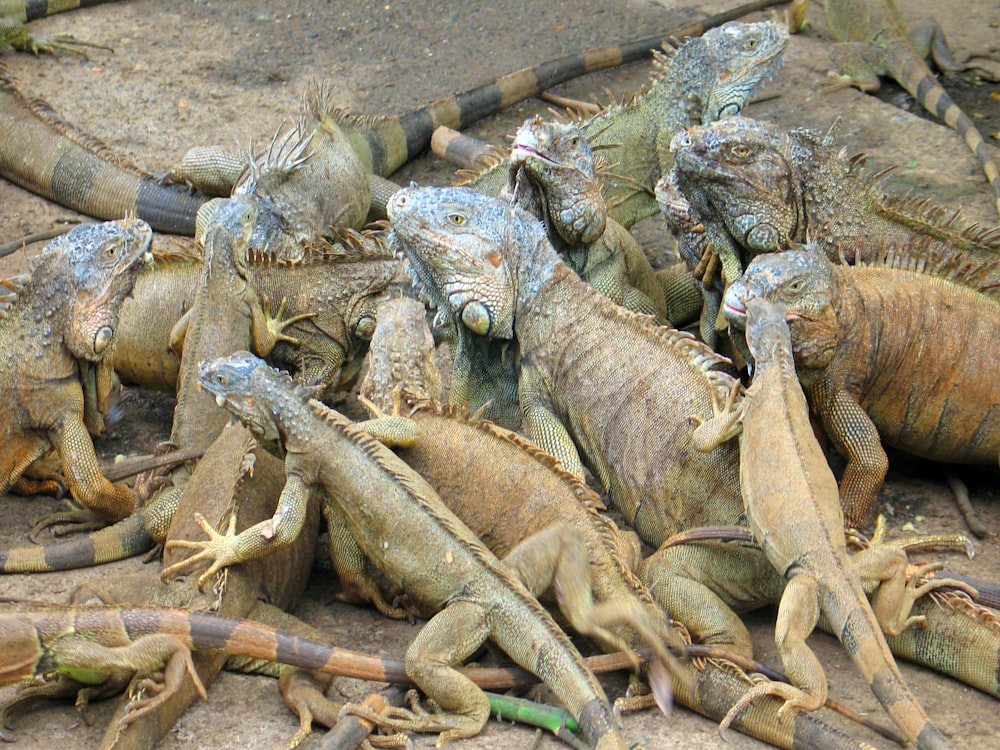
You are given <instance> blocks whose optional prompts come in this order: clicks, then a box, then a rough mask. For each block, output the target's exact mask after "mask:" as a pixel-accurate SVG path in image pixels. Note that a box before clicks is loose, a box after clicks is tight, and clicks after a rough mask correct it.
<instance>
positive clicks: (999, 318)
mask: <svg viewBox="0 0 1000 750" xmlns="http://www.w3.org/2000/svg"><path fill="white" fill-rule="evenodd" d="M845 251H846V252H847V254H848V255H851V252H850V247H847V248H845ZM998 273H1000V258H998V259H997V260H995V261H993V262H991V263H982V262H973V261H970V260H969V259H967V258H965V257H963V255H962V254H960V253H959V254H955V255H953V254H951V253H949V252H948V250H947V248H946V249H945V250H943V251H936V250H934V249H931V248H928V247H926V246H912V245H910V246H904V247H899V248H888V249H884V254H883V258H882V259H881V262H875V261H873V264H872V265H864V266H842V265H834V264H832V263H830V262H829V261H828V260H827V259H826V257H825V256H824V255H823V254H822V253H820V252H818V251H817V250H816V249H815V248H813V249H812V250H809V249H805V250H795V251H789V252H786V253H780V254H769V255H761V256H758V257H757V258H755V259H754V260H753V262H751V264H750V265H749V266H748V268H747V272H746V273H745V274H744V276H743V278H742V279H740V280H739V281H737V282H736V283H734V284H733V285H732V286H730V289H729V292H727V295H726V300H727V302H726V304H725V306H724V313H726V314H727V316H737V317H738V316H739V309H740V304H739V302H738V300H740V299H743V298H746V297H749V296H760V297H765V298H767V299H770V300H772V301H774V302H776V303H777V304H780V305H781V306H782V307H783V309H784V310H785V312H786V314H787V315H788V319H789V327H790V328H791V334H792V351H793V352H794V354H795V365H796V368H797V370H798V374H799V379H800V381H801V382H802V387H803V389H804V390H805V393H806V396H807V397H808V399H809V406H810V409H811V410H812V412H813V413H814V414H815V415H816V416H817V417H818V418H819V420H820V422H821V423H822V425H823V429H824V431H825V432H826V434H827V436H828V437H829V438H830V440H831V442H832V443H833V445H834V446H835V447H836V448H837V450H838V451H840V452H841V453H842V454H843V455H844V456H845V457H846V459H847V466H846V467H845V469H844V473H843V476H842V477H841V480H840V498H841V502H842V504H843V508H844V514H845V516H846V519H847V522H848V524H849V525H851V526H856V527H861V526H863V525H865V524H867V523H868V522H869V521H870V520H871V518H872V515H873V512H874V507H875V501H876V498H877V497H878V493H879V490H880V489H881V487H882V482H883V480H884V479H885V474H886V471H887V468H888V459H887V457H886V454H885V451H884V450H883V448H882V443H883V441H884V442H885V443H886V444H887V445H891V446H894V447H896V448H899V449H900V450H904V451H907V452H909V453H914V454H916V455H919V456H923V457H924V458H929V459H933V460H937V461H943V462H950V463H979V464H987V465H994V466H995V465H997V462H998V459H1000V373H998V372H997V357H995V356H994V351H993V350H992V349H991V348H990V346H989V342H991V341H992V340H993V332H994V331H996V330H997V327H998V326H1000V302H998V300H997V298H996V286H995V284H994V283H993V282H992V281H989V279H990V277H992V276H996V275H997V274H998ZM984 279H986V280H987V281H986V282H985V283H984Z"/></svg>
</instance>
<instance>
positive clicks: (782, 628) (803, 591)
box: [720, 575, 827, 729]
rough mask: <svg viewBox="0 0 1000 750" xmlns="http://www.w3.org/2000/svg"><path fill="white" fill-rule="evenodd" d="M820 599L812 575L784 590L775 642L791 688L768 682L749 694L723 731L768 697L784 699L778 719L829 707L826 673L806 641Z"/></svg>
mask: <svg viewBox="0 0 1000 750" xmlns="http://www.w3.org/2000/svg"><path fill="white" fill-rule="evenodd" d="M820 595H821V592H820V587H819V583H818V582H817V581H816V579H815V578H813V577H812V576H809V575H797V576H794V577H792V579H791V580H790V581H789V582H788V585H787V586H785V593H784V594H783V595H782V597H781V603H780V604H779V605H778V618H777V621H776V623H775V626H774V642H775V644H776V645H777V647H778V651H779V652H780V653H781V661H782V664H783V665H784V667H785V674H787V675H788V679H789V680H791V682H792V684H791V685H789V684H786V683H783V682H771V681H768V682H764V683H762V684H760V685H757V686H755V687H753V688H752V689H750V690H748V691H747V693H746V694H745V695H744V696H743V697H742V698H741V699H740V700H739V701H737V702H736V704H735V705H734V706H733V707H732V708H731V709H730V710H729V713H728V714H726V718H724V719H723V720H722V723H721V724H720V729H725V728H726V727H728V726H729V725H730V724H731V723H732V721H733V719H735V718H736V717H737V716H738V715H739V714H740V713H741V712H742V711H743V710H744V709H745V708H747V706H749V705H750V704H751V703H753V702H754V701H755V700H756V699H758V698H760V697H762V696H765V695H776V696H778V697H780V698H783V699H784V701H785V704H784V705H783V706H782V707H781V708H780V709H779V710H778V716H779V718H780V717H784V716H786V715H788V713H789V711H794V710H804V711H815V710H816V709H818V708H820V707H821V706H822V705H823V704H824V703H826V696H827V683H826V673H825V672H824V671H823V665H822V664H820V662H819V659H817V658H816V654H814V653H813V651H812V649H810V648H809V646H807V645H806V638H808V637H809V635H810V633H812V631H813V629H814V628H815V627H816V623H817V622H818V621H819V614H820V611H819V601H820Z"/></svg>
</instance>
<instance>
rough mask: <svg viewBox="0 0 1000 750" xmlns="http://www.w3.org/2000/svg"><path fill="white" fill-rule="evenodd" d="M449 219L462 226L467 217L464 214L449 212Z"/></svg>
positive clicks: (457, 225)
mask: <svg viewBox="0 0 1000 750" xmlns="http://www.w3.org/2000/svg"><path fill="white" fill-rule="evenodd" d="M448 221H450V222H451V223H452V224H454V225H455V226H456V227H460V226H462V225H463V224H464V223H465V221H466V219H465V215H464V214H448Z"/></svg>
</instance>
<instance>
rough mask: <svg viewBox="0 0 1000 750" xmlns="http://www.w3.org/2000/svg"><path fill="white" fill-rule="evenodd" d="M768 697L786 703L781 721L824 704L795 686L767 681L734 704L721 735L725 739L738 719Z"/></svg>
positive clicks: (721, 728) (779, 717) (780, 716)
mask: <svg viewBox="0 0 1000 750" xmlns="http://www.w3.org/2000/svg"><path fill="white" fill-rule="evenodd" d="M766 695H774V696H777V697H778V698H782V699H783V700H784V701H785V703H784V705H783V706H782V707H781V708H779V709H778V719H779V720H780V721H784V720H786V719H787V718H791V717H792V716H793V715H794V714H795V713H796V712H798V711H815V710H816V709H817V708H819V707H820V706H822V705H823V703H824V701H823V700H822V699H821V698H818V697H817V696H814V695H812V694H810V693H807V692H805V691H804V690H801V689H800V688H797V687H795V686H794V685H789V684H788V683H787V682H774V681H772V680H767V681H766V682H763V683H761V684H759V685H755V686H754V687H752V688H750V689H749V690H748V691H747V692H746V693H744V694H743V697H742V698H740V699H739V700H738V701H736V703H735V704H733V707H732V708H730V709H729V713H727V714H726V716H725V718H723V720H722V722H721V723H720V724H719V735H720V736H722V737H723V739H725V735H724V734H723V733H724V732H725V730H726V729H728V728H729V725H730V724H732V723H733V721H735V719H736V717H737V716H739V715H740V714H741V713H742V712H743V711H744V709H746V708H748V707H749V706H750V704H752V703H753V702H754V701H755V700H757V699H758V698H763V697H764V696H766Z"/></svg>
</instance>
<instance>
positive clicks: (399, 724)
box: [340, 690, 488, 747]
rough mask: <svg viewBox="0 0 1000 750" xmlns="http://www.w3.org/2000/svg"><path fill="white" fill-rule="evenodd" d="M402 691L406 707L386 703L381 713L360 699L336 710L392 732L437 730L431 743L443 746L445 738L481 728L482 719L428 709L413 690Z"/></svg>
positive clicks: (466, 733)
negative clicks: (434, 740) (358, 701)
mask: <svg viewBox="0 0 1000 750" xmlns="http://www.w3.org/2000/svg"><path fill="white" fill-rule="evenodd" d="M406 695H407V698H408V699H409V701H410V708H409V709H406V708H401V707H399V706H388V707H387V708H386V710H385V711H384V712H383V713H379V712H378V711H375V710H374V709H372V708H371V707H369V706H367V705H365V704H364V703H347V704H345V705H344V708H343V710H342V711H341V712H340V714H341V716H345V715H351V716H357V717H359V718H361V719H365V720H366V721H370V722H371V723H372V724H374V725H375V726H378V727H382V728H388V729H391V730H392V731H394V732H439V734H438V738H437V741H436V742H435V743H434V745H435V747H444V746H445V744H447V742H448V741H449V740H454V739H463V738H467V737H474V736H476V735H477V734H479V732H480V731H482V727H483V722H482V721H480V720H479V719H478V718H476V717H474V716H466V715H465V714H459V713H449V712H434V713H432V712H429V711H427V710H426V709H425V708H423V707H422V706H421V705H420V700H419V696H418V694H417V691H416V690H410V691H409V692H407V694H406ZM487 705H488V704H487Z"/></svg>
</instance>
